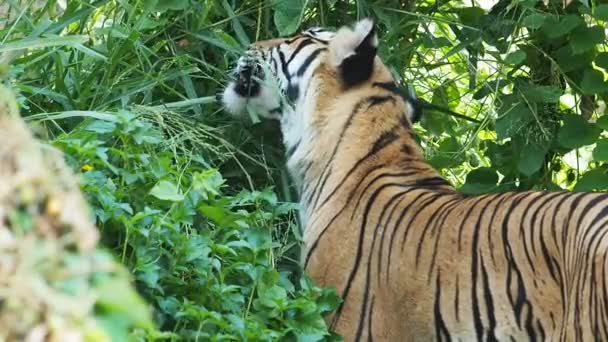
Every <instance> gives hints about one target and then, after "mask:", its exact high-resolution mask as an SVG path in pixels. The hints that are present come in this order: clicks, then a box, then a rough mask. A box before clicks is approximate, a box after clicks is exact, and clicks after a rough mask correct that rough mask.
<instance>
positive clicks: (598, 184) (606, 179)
mask: <svg viewBox="0 0 608 342" xmlns="http://www.w3.org/2000/svg"><path fill="white" fill-rule="evenodd" d="M605 190H608V174H607V173H606V170H605V169H603V168H597V169H593V170H590V171H587V172H585V174H583V176H582V177H581V178H580V179H579V180H578V182H576V185H575V186H574V191H581V192H582V191H584V192H589V191H605Z"/></svg>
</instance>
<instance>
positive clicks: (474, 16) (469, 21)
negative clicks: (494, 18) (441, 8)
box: [458, 7, 486, 26]
mask: <svg viewBox="0 0 608 342" xmlns="http://www.w3.org/2000/svg"><path fill="white" fill-rule="evenodd" d="M484 14H486V12H485V11H484V9H483V8H481V7H465V8H460V9H459V10H458V16H459V17H460V21H461V22H462V23H463V24H465V25H468V26H477V24H478V23H479V19H480V18H481V17H482V16H483V15H484Z"/></svg>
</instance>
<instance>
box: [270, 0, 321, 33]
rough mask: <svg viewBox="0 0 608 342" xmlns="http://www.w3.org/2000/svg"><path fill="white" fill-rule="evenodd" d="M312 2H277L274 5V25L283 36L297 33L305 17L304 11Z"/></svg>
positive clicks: (306, 0)
mask: <svg viewBox="0 0 608 342" xmlns="http://www.w3.org/2000/svg"><path fill="white" fill-rule="evenodd" d="M310 2H312V1H311V0H290V1H284V0H276V1H275V2H274V3H273V4H272V8H273V9H274V25H275V27H276V28H277V30H278V31H279V34H280V35H281V36H286V35H290V34H293V33H295V32H296V31H297V30H298V28H299V27H300V24H301V23H302V18H303V16H304V11H305V10H306V9H307V8H308V5H310Z"/></svg>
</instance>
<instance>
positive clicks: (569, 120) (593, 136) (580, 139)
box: [557, 114, 601, 148]
mask: <svg viewBox="0 0 608 342" xmlns="http://www.w3.org/2000/svg"><path fill="white" fill-rule="evenodd" d="M563 120H564V125H563V126H562V127H560V129H559V132H558V134H557V139H558V142H559V144H560V145H561V146H563V147H565V148H579V147H582V146H586V145H591V144H593V143H594V142H595V141H596V140H597V138H598V137H599V135H600V133H601V129H600V128H599V127H597V126H596V125H594V124H591V123H589V122H587V121H585V119H583V117H582V116H580V115H575V114H565V115H564V116H563Z"/></svg>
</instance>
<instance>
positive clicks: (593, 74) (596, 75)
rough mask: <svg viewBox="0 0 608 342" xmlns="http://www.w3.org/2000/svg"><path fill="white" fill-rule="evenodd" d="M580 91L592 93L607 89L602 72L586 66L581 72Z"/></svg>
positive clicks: (587, 93)
mask: <svg viewBox="0 0 608 342" xmlns="http://www.w3.org/2000/svg"><path fill="white" fill-rule="evenodd" d="M581 91H582V92H583V94H585V95H593V94H599V93H603V92H605V91H608V84H607V83H606V81H604V74H603V73H602V72H601V71H599V70H596V69H592V68H587V69H585V71H584V73H583V80H582V81H581Z"/></svg>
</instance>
